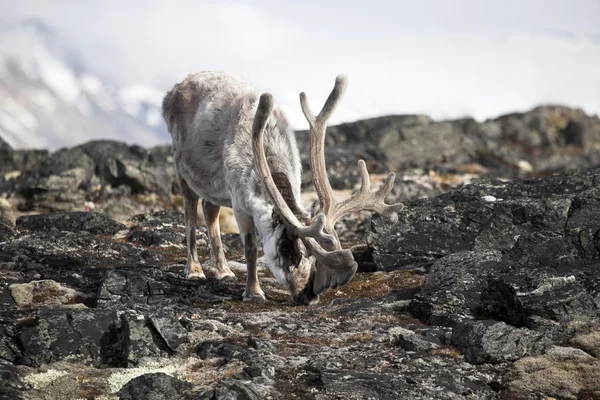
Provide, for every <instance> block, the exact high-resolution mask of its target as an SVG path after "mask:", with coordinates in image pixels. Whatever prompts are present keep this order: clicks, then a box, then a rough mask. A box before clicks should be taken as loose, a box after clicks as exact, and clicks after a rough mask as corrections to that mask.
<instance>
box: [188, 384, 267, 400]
mask: <svg viewBox="0 0 600 400" xmlns="http://www.w3.org/2000/svg"><path fill="white" fill-rule="evenodd" d="M196 396H197V397H196V399H197V400H260V399H262V398H263V396H262V395H261V393H260V392H258V391H257V390H255V389H254V388H252V386H251V385H249V384H248V383H247V382H242V381H237V380H233V379H226V380H223V381H221V382H219V383H218V384H217V385H215V386H214V387H209V388H204V389H201V390H200V391H199V392H198V394H197V395H196Z"/></svg>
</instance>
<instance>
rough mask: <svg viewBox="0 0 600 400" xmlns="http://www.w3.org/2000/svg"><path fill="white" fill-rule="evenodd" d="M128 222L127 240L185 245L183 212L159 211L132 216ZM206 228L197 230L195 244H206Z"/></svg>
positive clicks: (147, 244) (161, 244)
mask: <svg viewBox="0 0 600 400" xmlns="http://www.w3.org/2000/svg"><path fill="white" fill-rule="evenodd" d="M129 223H130V224H131V225H132V226H133V227H132V229H131V230H130V232H129V234H128V235H127V240H129V241H131V242H135V243H140V244H142V245H144V246H185V244H186V237H185V221H184V219H183V213H180V212H177V211H159V212H155V213H149V214H139V215H135V216H133V217H132V218H131V219H130V220H129ZM205 230H206V228H204V227H203V228H202V229H198V230H197V235H196V238H197V242H196V245H202V246H205V247H206V246H208V237H207V235H206V232H205Z"/></svg>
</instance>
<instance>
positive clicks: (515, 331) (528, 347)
mask: <svg viewBox="0 0 600 400" xmlns="http://www.w3.org/2000/svg"><path fill="white" fill-rule="evenodd" d="M549 342H550V341H549V340H544V338H543V337H542V336H541V335H540V334H539V333H537V332H534V331H530V330H529V329H526V328H515V327H514V326H510V325H507V324H505V323H504V322H497V321H492V320H487V321H466V322H462V323H460V324H458V325H456V326H455V327H454V329H453V330H452V344H453V345H454V346H456V347H457V348H458V349H459V350H460V351H461V352H462V353H463V354H464V356H465V360H467V361H468V362H470V363H473V364H480V363H485V362H489V363H500V362H503V361H515V360H518V359H520V358H522V357H524V356H526V355H531V356H535V355H538V354H540V353H541V352H542V351H543V350H544V346H547V345H548V344H549Z"/></svg>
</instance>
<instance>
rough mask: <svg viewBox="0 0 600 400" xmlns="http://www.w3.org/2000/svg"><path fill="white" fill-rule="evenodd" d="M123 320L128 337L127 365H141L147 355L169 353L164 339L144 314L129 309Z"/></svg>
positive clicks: (154, 355)
mask: <svg viewBox="0 0 600 400" xmlns="http://www.w3.org/2000/svg"><path fill="white" fill-rule="evenodd" d="M121 321H122V323H123V334H124V336H125V337H126V338H127V345H126V349H125V353H126V354H125V357H126V360H127V366H136V365H139V364H140V362H141V361H142V360H143V359H144V358H145V357H156V356H161V355H164V354H165V353H166V354H168V351H167V350H168V349H167V348H165V343H164V341H163V339H162V338H161V337H160V336H159V335H158V333H157V332H156V331H155V330H154V329H153V328H152V326H151V324H150V323H149V321H148V320H147V319H146V317H145V316H144V315H143V314H138V313H136V312H133V311H127V312H125V313H123V314H122V315H121ZM161 347H162V348H161Z"/></svg>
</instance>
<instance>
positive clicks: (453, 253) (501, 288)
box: [369, 170, 600, 339]
mask: <svg viewBox="0 0 600 400" xmlns="http://www.w3.org/2000/svg"><path fill="white" fill-rule="evenodd" d="M599 180H600V170H592V171H589V172H586V173H582V174H571V175H562V176H554V177H549V178H544V179H529V180H521V181H513V182H495V183H493V184H492V183H485V182H483V183H477V184H474V185H469V186H465V187H463V188H461V189H458V190H455V191H453V192H449V193H446V194H443V195H441V196H439V197H437V198H435V199H429V200H415V201H413V202H409V203H408V204H407V207H406V209H405V211H404V212H402V213H401V215H400V217H399V222H398V223H397V224H395V225H392V224H390V223H389V222H387V221H385V220H384V219H382V218H379V217H375V218H374V220H373V233H372V234H371V235H370V237H369V245H370V247H371V248H372V249H373V258H374V261H375V263H376V265H377V266H378V269H383V270H389V269H395V268H409V267H410V268H412V267H414V266H415V265H423V266H425V267H428V266H429V263H431V262H433V265H432V266H431V270H430V272H429V274H428V276H427V279H426V281H425V284H424V285H423V288H422V291H421V293H420V294H419V295H417V297H416V298H415V299H414V300H413V301H412V302H411V304H410V307H409V309H410V310H411V312H412V313H413V314H414V315H416V316H418V317H419V318H421V319H422V320H423V321H426V322H428V323H433V324H443V325H450V326H452V325H454V324H456V323H457V322H460V321H462V320H464V319H469V318H473V317H478V316H481V317H484V318H494V319H498V320H502V321H505V322H507V323H509V324H512V325H515V326H519V327H521V326H526V327H529V328H531V329H542V330H544V331H552V332H553V333H550V332H547V333H548V334H551V335H555V336H553V337H554V338H555V339H558V338H559V337H563V338H566V337H564V335H568V334H567V331H568V324H569V322H570V321H591V320H593V319H594V318H596V317H597V316H598V306H597V301H598V294H599V292H600V288H599V281H600V268H598V264H599V262H600V261H599V260H598V258H599V256H598V250H597V249H598V248H600V246H598V240H599V239H598V237H599V236H598V226H600V216H599V215H598V213H597V211H596V210H597V208H598V204H597V203H596V200H595V199H596V198H598V196H599V192H600V191H599V189H597V187H598V185H597V182H598V181H599ZM557 322H558V323H559V324H558V325H557V324H556V323H557Z"/></svg>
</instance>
